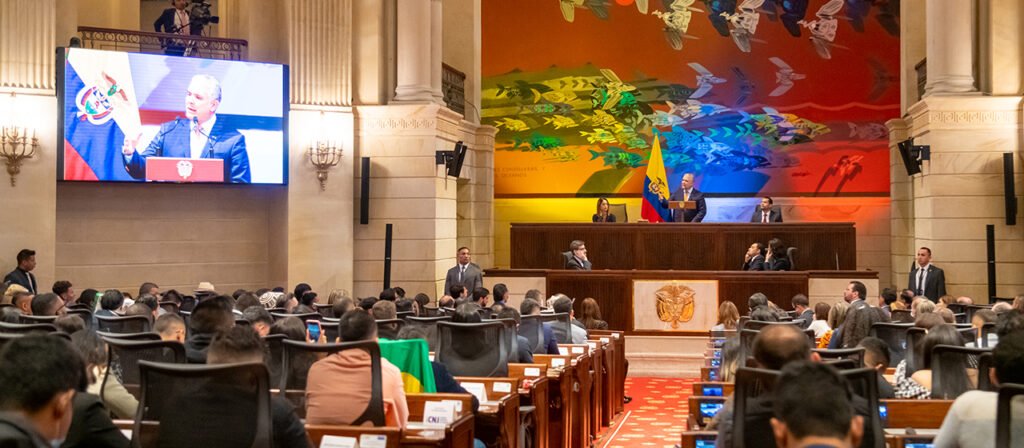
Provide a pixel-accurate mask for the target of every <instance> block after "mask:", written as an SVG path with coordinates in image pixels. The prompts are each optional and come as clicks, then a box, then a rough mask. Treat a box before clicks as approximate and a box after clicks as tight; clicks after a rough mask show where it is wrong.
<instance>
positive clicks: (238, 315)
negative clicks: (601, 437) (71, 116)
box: [0, 281, 608, 447]
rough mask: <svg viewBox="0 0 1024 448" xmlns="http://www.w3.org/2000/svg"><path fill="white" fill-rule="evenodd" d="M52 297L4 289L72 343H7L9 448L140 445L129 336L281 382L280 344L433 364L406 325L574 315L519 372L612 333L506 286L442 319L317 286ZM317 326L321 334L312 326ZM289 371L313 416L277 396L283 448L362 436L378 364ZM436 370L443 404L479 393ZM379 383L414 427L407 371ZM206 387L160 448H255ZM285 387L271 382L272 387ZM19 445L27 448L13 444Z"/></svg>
mask: <svg viewBox="0 0 1024 448" xmlns="http://www.w3.org/2000/svg"><path fill="white" fill-rule="evenodd" d="M53 289H54V292H53V293H44V294H38V295H33V294H31V293H29V292H28V291H26V290H24V288H21V287H20V286H18V285H16V284H14V285H7V284H5V285H3V291H0V296H2V297H3V299H2V302H0V320H2V321H3V322H7V323H9V324H16V325H23V324H25V323H26V320H25V319H28V317H26V316H32V318H31V319H42V320H39V321H38V322H48V323H51V324H52V325H53V326H54V327H56V329H57V330H59V333H54V334H56V335H64V336H70V337H68V338H67V339H65V338H64V337H58V336H54V334H49V335H48V334H45V333H41V332H37V333H26V334H24V335H20V334H19V335H17V336H18V337H11V338H6V339H3V340H2V341H0V342H2V343H3V345H4V347H3V348H2V349H0V378H4V383H3V384H4V387H3V388H0V446H39V447H42V446H58V445H59V446H113V447H123V446H128V444H129V440H128V438H126V437H125V436H124V435H123V434H122V433H121V432H120V431H119V430H118V429H117V427H116V426H115V424H114V420H118V419H121V420H134V419H136V418H138V417H139V416H141V415H143V410H142V409H140V408H141V406H140V402H139V400H138V399H137V398H136V397H137V394H136V393H133V392H136V391H133V390H132V388H133V387H137V385H133V386H132V387H129V384H127V383H126V382H124V378H126V377H125V376H124V375H125V373H124V372H123V371H122V369H121V368H120V364H118V361H117V360H116V357H115V359H113V360H112V359H110V358H111V357H112V355H111V353H113V352H112V351H111V348H110V347H109V346H108V345H109V344H114V342H115V341H118V340H120V341H122V342H123V341H124V340H125V339H120V338H135V337H138V340H154V341H155V340H159V341H164V343H165V344H170V345H164V346H165V347H171V346H173V345H177V346H179V347H180V349H179V350H181V351H182V352H183V354H184V360H185V361H187V363H192V364H210V365H214V364H234V363H265V364H267V367H268V369H269V370H270V372H271V376H273V375H274V373H273V372H274V367H273V366H272V365H271V357H272V356H271V355H270V353H271V352H270V345H269V344H270V342H269V341H270V340H271V339H273V338H279V340H291V341H298V342H304V343H315V344H324V345H330V344H332V343H359V342H366V341H372V342H373V343H374V345H378V344H379V345H380V346H381V347H382V352H383V351H384V349H383V347H385V345H384V344H386V343H392V342H394V343H401V342H406V341H408V342H412V343H413V346H417V344H419V345H418V346H419V347H422V348H423V350H422V353H421V354H422V355H423V360H426V353H427V351H426V346H427V343H426V341H425V340H426V339H428V335H427V332H426V330H425V329H423V328H421V327H416V326H404V325H401V321H400V320H399V319H398V318H399V316H421V317H426V316H438V315H448V316H451V322H461V323H478V322H483V321H484V320H490V319H502V320H508V321H511V322H514V323H515V326H518V325H519V324H520V323H521V321H522V318H523V316H537V315H540V314H542V313H551V312H554V313H566V314H567V315H568V316H569V319H570V321H569V322H570V323H571V325H568V328H565V327H562V326H560V325H553V324H552V323H549V322H545V323H543V335H544V341H543V343H542V344H539V347H540V348H539V349H537V350H536V352H535V351H534V347H532V346H531V344H530V343H528V341H527V340H526V338H525V337H523V336H517V339H518V344H517V347H518V350H517V351H516V353H514V354H511V355H510V358H509V361H511V362H520V363H532V362H533V355H534V354H535V353H540V354H553V355H558V354H559V348H558V346H557V344H558V343H559V341H565V342H568V341H570V340H571V342H572V343H576V344H585V343H586V342H587V331H588V329H607V328H608V324H607V322H605V321H603V320H602V319H601V315H600V309H599V308H598V306H597V303H596V301H594V300H593V299H586V300H585V301H584V302H583V303H582V305H583V306H582V310H583V313H582V316H581V318H580V319H577V318H576V316H575V313H574V311H573V300H572V299H570V298H568V297H566V296H565V295H562V294H556V295H554V296H552V297H551V298H548V299H546V300H545V299H544V298H543V297H542V296H541V295H540V292H539V291H536V290H531V291H529V292H528V293H527V294H526V298H525V299H524V300H523V301H522V302H521V304H520V306H519V307H518V309H516V308H513V307H511V306H510V305H509V304H508V295H509V290H508V288H507V287H506V286H505V285H502V284H498V285H495V287H494V291H493V296H492V293H491V291H488V290H487V289H486V288H482V287H477V288H475V289H474V290H473V291H468V290H467V288H466V287H464V286H462V285H458V284H457V285H456V286H455V287H453V288H452V290H451V292H452V296H447V295H446V296H444V297H442V298H441V299H439V300H438V301H437V302H436V305H439V306H434V307H432V306H431V303H430V302H431V301H430V299H429V297H428V296H427V295H426V294H418V295H416V296H415V298H406V297H405V291H404V290H403V289H402V288H390V289H387V290H385V291H383V292H381V293H380V295H379V296H378V297H366V298H362V299H354V298H351V297H349V296H348V294H347V292H345V291H342V290H335V291H332V292H331V293H330V294H329V295H328V296H327V298H328V300H327V301H326V303H323V302H322V301H323V296H320V295H318V294H317V293H316V292H314V291H312V288H310V286H309V285H307V284H299V285H298V286H296V287H295V289H294V290H293V291H292V292H285V291H284V290H283V288H275V289H273V290H271V289H264V290H257V291H246V290H238V291H235V292H234V293H233V294H231V295H223V294H218V293H217V292H216V291H215V289H214V287H213V285H211V284H209V283H206V282H204V283H201V284H200V285H199V287H198V288H196V290H195V293H194V294H193V295H184V294H181V293H179V292H178V291H175V290H170V291H166V292H161V291H160V289H159V287H158V286H157V285H155V284H153V283H145V284H143V285H142V287H141V288H140V290H139V292H138V295H137V296H136V297H137V298H136V299H134V300H133V299H131V298H130V297H129V295H128V294H125V293H123V292H121V291H118V290H114V289H111V290H106V291H102V292H100V291H97V290H94V289H86V290H84V291H82V293H81V294H80V295H79V296H77V297H75V296H74V294H73V289H72V285H71V283H70V282H67V281H61V282H57V283H56V284H55V285H54V288H53ZM492 298H493V300H492ZM545 304H547V305H548V306H547V307H545ZM126 316H141V317H138V318H135V319H134V322H136V323H138V324H139V325H140V326H141V327H140V328H143V329H144V330H145V331H142V333H138V332H135V333H132V332H126V331H117V330H116V329H113V328H111V327H108V326H109V325H114V323H116V322H117V319H123V318H125V317H126ZM307 320H309V321H310V322H316V325H309V324H307V322H306V321H307ZM328 320H329V321H330V324H331V325H335V327H333V328H336V329H337V330H336V333H332V337H331V339H328V337H327V333H328V331H325V328H326V326H327V324H328ZM32 322H36V321H35V320H33V321H32ZM320 322H323V326H321V325H320ZM392 322H393V323H392ZM0 333H2V332H0ZM123 333H130V334H123ZM143 333H145V334H143ZM317 333H318V334H317ZM12 336H14V335H12ZM68 341H70V342H68ZM108 342H109V344H108ZM115 346H116V345H115ZM413 346H409V347H413ZM403 350H411V349H408V348H406V349H403ZM290 361H291V362H290V368H289V369H288V371H287V372H284V373H282V375H286V378H287V385H286V387H287V389H289V390H290V389H291V388H292V385H300V386H301V387H299V389H301V390H302V391H303V392H302V398H301V399H300V400H298V406H300V407H301V408H297V407H296V403H297V402H296V400H293V399H286V398H285V396H286V395H285V394H281V395H278V394H276V393H275V394H273V395H272V399H271V414H272V424H273V430H272V434H273V442H274V446H278V447H298V446H309V445H310V440H309V438H308V436H307V433H306V428H305V426H304V424H310V425H352V424H359V423H362V422H365V421H367V418H366V414H367V413H369V410H368V406H369V404H370V403H371V381H370V380H369V378H370V377H371V375H369V373H370V372H371V364H372V363H371V354H370V352H368V351H366V350H360V349H341V350H340V351H336V352H332V353H331V354H328V355H322V356H318V355H317V354H315V353H312V352H309V353H299V355H297V356H294V357H291V358H290ZM427 362H429V368H428V370H430V372H431V373H432V377H433V382H434V383H435V385H436V391H437V392H448V393H463V394H468V392H467V390H466V389H464V388H463V387H462V386H460V385H459V383H458V382H457V381H456V380H455V379H454V377H453V374H452V373H451V372H450V371H449V369H448V367H447V366H446V365H445V364H444V363H443V362H437V361H434V360H433V359H432V358H431V359H430V360H427ZM285 365H288V364H285ZM278 370H280V369H278ZM380 376H381V383H382V384H381V386H382V396H383V403H384V407H383V412H384V415H385V423H386V426H390V427H398V428H403V427H405V426H406V424H407V422H408V420H409V413H410V412H409V408H408V405H407V403H406V391H407V390H409V387H408V385H407V384H406V381H407V379H406V378H405V377H406V376H407V373H406V371H405V370H403V369H402V368H400V367H399V366H396V365H395V364H393V363H392V362H391V361H389V359H388V358H387V357H386V356H383V355H381V356H380ZM229 383H230V382H229ZM281 384H282V385H285V382H282V383H281ZM206 386H209V387H205V386H204V387H205V388H204V387H200V388H198V389H196V390H194V391H190V392H189V394H188V399H187V400H186V401H183V402H182V403H181V404H180V409H189V412H182V413H180V414H175V415H171V416H168V415H164V416H163V418H161V419H160V424H161V427H163V426H164V425H167V426H168V427H172V428H176V429H174V430H168V431H161V432H160V443H159V445H160V446H184V445H185V444H187V443H189V441H192V442H195V441H197V440H201V441H203V442H209V444H208V445H209V446H216V447H230V446H239V447H242V446H251V444H252V440H253V439H252V437H253V436H252V432H249V433H248V434H249V435H248V436H245V437H241V438H239V437H238V432H237V431H223V430H220V429H222V428H230V427H237V426H233V425H236V424H242V423H241V422H245V421H251V418H250V417H251V416H248V415H241V416H239V415H234V414H232V411H230V410H231V409H237V405H238V403H239V401H238V399H237V396H238V395H239V394H236V393H235V391H234V389H232V387H233V386H232V384H216V383H214V384H213V385H210V384H207V385H206ZM277 387H278V384H271V388H273V389H277ZM282 392H284V391H282ZM472 403H473V406H472V411H473V412H474V413H475V412H476V410H477V408H478V406H479V401H478V400H477V398H476V397H475V396H474V397H473V398H472ZM364 409H367V411H366V412H364ZM300 417H301V418H300ZM246 419H249V420H246ZM303 420H304V421H303ZM181 428H191V429H192V430H190V431H183V430H182V429H181ZM9 441H15V442H16V443H15V444H13V445H8V444H7V442H9ZM477 443H478V444H479V441H477Z"/></svg>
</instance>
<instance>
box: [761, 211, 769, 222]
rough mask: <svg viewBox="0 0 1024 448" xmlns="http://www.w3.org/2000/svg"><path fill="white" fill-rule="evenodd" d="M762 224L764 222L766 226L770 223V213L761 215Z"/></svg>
mask: <svg viewBox="0 0 1024 448" xmlns="http://www.w3.org/2000/svg"><path fill="white" fill-rule="evenodd" d="M761 222H763V223H765V224H767V223H768V212H763V213H761Z"/></svg>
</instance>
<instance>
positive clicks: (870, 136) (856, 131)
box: [847, 123, 889, 140]
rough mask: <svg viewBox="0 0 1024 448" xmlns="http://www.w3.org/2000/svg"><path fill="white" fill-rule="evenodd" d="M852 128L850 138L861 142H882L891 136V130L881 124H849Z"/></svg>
mask: <svg viewBox="0 0 1024 448" xmlns="http://www.w3.org/2000/svg"><path fill="white" fill-rule="evenodd" d="M847 124H848V125H849V126H850V138H858V139H861V140H881V139H883V138H886V137H888V136H889V128H887V127H885V125H884V124H880V123H868V124H863V125H857V124H855V123H847Z"/></svg>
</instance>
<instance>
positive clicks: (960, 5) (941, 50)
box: [925, 0, 978, 96]
mask: <svg viewBox="0 0 1024 448" xmlns="http://www.w3.org/2000/svg"><path fill="white" fill-rule="evenodd" d="M926 15H927V18H926V20H927V33H928V36H927V54H928V84H927V86H926V87H925V96H928V95H956V94H965V93H972V92H977V90H978V89H977V86H976V84H975V79H974V73H975V72H974V63H975V60H976V58H975V46H974V42H975V39H976V36H975V27H974V18H975V7H974V1H973V0H930V1H929V2H928V5H927V11H926Z"/></svg>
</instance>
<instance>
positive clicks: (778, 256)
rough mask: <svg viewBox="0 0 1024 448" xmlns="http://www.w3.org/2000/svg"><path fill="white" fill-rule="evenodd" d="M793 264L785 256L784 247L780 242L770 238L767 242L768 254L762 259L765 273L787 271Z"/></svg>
mask: <svg viewBox="0 0 1024 448" xmlns="http://www.w3.org/2000/svg"><path fill="white" fill-rule="evenodd" d="M792 266H793V264H792V263H791V262H790V261H789V257H788V256H786V246H785V245H783V244H782V240H780V239H778V238H772V239H771V240H769V241H768V254H767V255H765V257H764V270H766V271H788V270H790V269H792Z"/></svg>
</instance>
